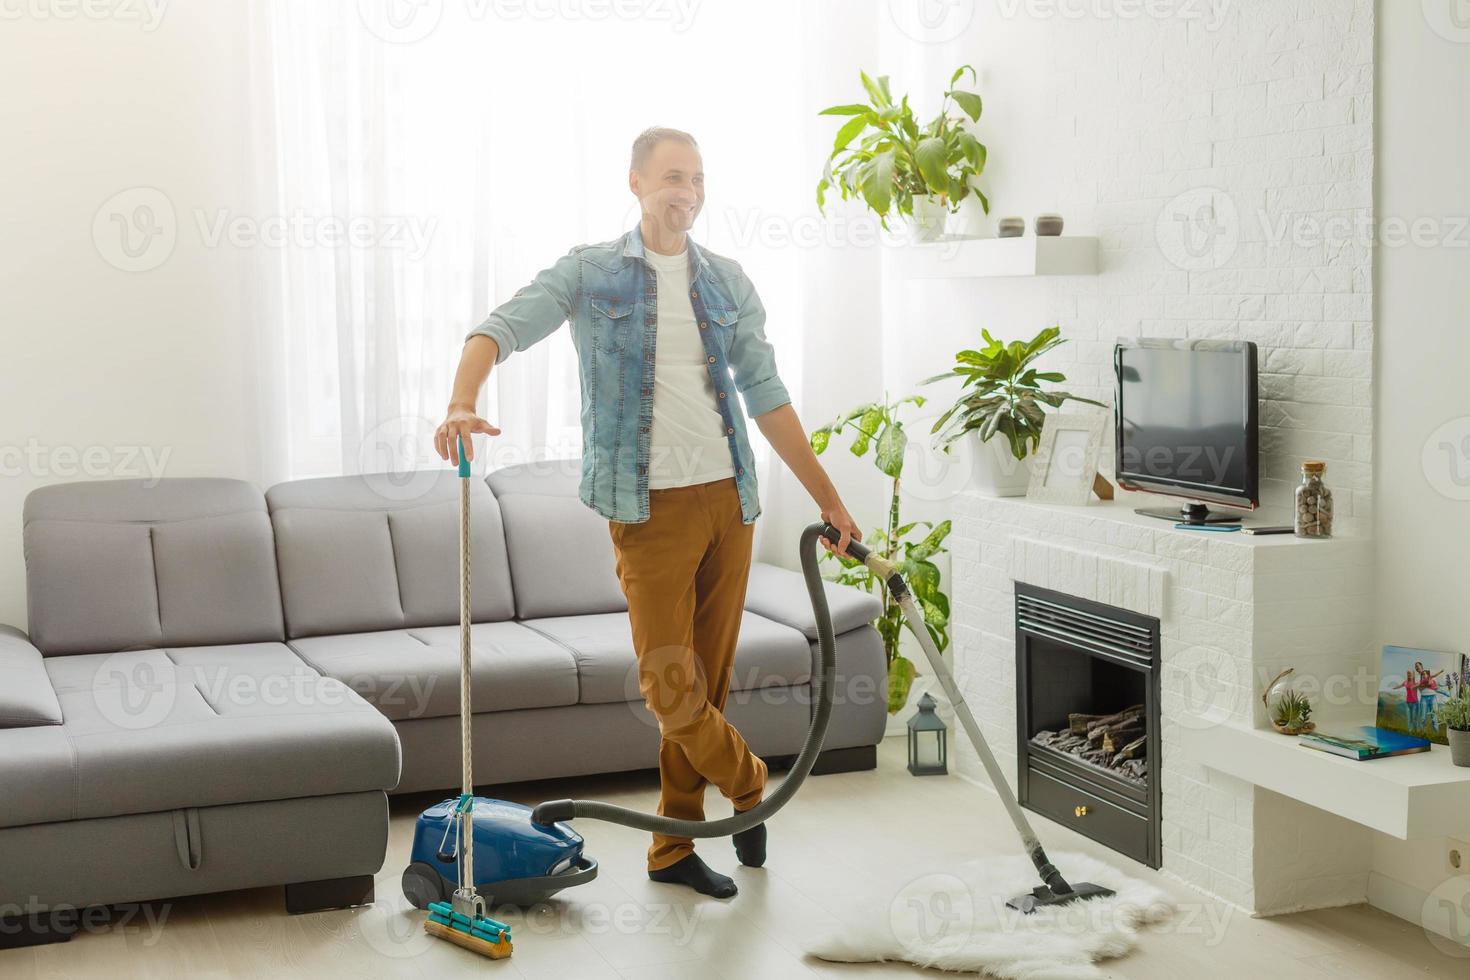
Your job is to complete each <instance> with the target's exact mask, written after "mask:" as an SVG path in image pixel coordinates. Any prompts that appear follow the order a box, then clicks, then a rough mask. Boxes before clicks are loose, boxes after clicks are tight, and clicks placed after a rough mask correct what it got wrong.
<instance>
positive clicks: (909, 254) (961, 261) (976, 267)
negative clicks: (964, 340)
mask: <svg viewBox="0 0 1470 980" xmlns="http://www.w3.org/2000/svg"><path fill="white" fill-rule="evenodd" d="M895 254H896V256H897V262H898V271H899V273H900V274H901V275H902V276H904V277H906V278H909V279H979V278H998V277H1003V276H1095V275H1097V269H1098V262H1097V239H1096V238H1091V237H1084V236H1079V235H1070V236H1069V235H1064V236H1060V237H1057V238H1040V237H1037V236H1035V235H1026V236H1024V237H1021V238H942V239H940V240H939V241H937V242H924V243H922V244H913V245H908V246H905V247H903V248H901V249H898V250H897V251H896V253H895Z"/></svg>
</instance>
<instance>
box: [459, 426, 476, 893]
mask: <svg viewBox="0 0 1470 980" xmlns="http://www.w3.org/2000/svg"><path fill="white" fill-rule="evenodd" d="M456 439H457V440H458V444H459V751H460V767H461V769H460V784H461V786H460V792H461V796H460V810H461V812H460V814H459V820H460V833H459V838H460V842H459V851H460V860H461V861H463V865H462V867H461V870H460V875H459V884H460V887H461V888H468V889H471V890H472V889H473V888H474V882H475V822H474V817H473V816H471V812H470V811H471V806H472V803H473V800H474V794H475V770H474V765H473V761H472V759H471V756H470V752H471V744H470V742H471V738H470V735H471V733H470V718H471V709H470V461H469V460H468V459H466V458H465V454H464V437H463V436H457V437H456ZM471 894H473V891H471Z"/></svg>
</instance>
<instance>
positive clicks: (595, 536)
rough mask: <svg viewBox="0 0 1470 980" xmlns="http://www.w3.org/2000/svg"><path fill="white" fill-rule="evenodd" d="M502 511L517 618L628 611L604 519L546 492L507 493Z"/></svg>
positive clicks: (570, 499) (573, 501)
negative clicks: (513, 582) (514, 585)
mask: <svg viewBox="0 0 1470 980" xmlns="http://www.w3.org/2000/svg"><path fill="white" fill-rule="evenodd" d="M500 509H501V512H502V513H504V514H505V539H506V543H507V545H509V547H510V568H511V574H512V576H514V578H515V583H516V614H517V615H518V616H519V617H520V618H521V619H532V618H535V617H538V616H576V615H581V614H584V613H611V612H626V611H627V609H628V600H627V598H626V597H624V595H623V589H622V586H621V585H620V584H619V583H618V573H617V561H616V559H615V558H614V556H613V546H612V535H611V534H609V533H608V522H607V518H605V517H603V516H602V515H600V514H598V513H597V512H596V511H595V510H592V509H591V508H589V507H588V506H587V505H586V504H584V503H582V501H580V500H579V499H577V498H576V497H557V496H551V495H549V494H531V493H510V494H506V495H505V496H503V497H501V498H500Z"/></svg>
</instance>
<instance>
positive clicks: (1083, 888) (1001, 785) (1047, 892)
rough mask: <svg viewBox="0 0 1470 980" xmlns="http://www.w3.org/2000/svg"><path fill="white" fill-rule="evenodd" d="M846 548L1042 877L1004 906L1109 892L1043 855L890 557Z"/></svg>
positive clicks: (1023, 908) (852, 545) (1028, 908)
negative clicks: (892, 614) (907, 632)
mask: <svg viewBox="0 0 1470 980" xmlns="http://www.w3.org/2000/svg"><path fill="white" fill-rule="evenodd" d="M827 538H828V539H829V540H831V541H832V542H833V543H834V544H835V543H837V540H838V538H837V534H836V532H835V531H833V532H832V533H830V534H827ZM847 553H848V554H849V555H851V556H852V557H853V558H856V559H857V560H858V561H860V562H862V563H863V564H864V565H867V566H868V568H869V569H871V570H872V571H873V573H874V574H876V575H878V576H879V577H880V578H881V579H882V580H883V584H884V585H886V586H887V587H888V593H889V595H891V596H893V599H894V601H895V602H897V603H898V607H899V609H900V610H902V611H903V615H904V618H905V619H906V620H908V624H909V628H910V629H911V630H912V631H913V634H914V636H916V637H918V640H919V646H921V647H923V648H924V655H925V656H926V657H927V658H928V660H929V667H930V669H931V670H933V671H934V676H936V677H938V678H939V684H940V686H941V687H942V688H944V695H945V697H947V698H948V699H949V703H950V705H951V706H952V707H953V708H954V713H955V717H956V718H958V719H959V720H960V725H961V727H963V728H964V729H965V734H966V735H968V736H969V738H970V743H971V744H972V745H974V746H975V753H976V754H977V755H979V756H980V762H981V763H982V764H983V765H984V766H985V772H986V774H987V775H988V776H989V777H990V784H991V786H992V787H993V788H994V789H995V792H996V795H998V796H999V797H1000V801H1001V803H1003V804H1004V805H1005V808H1006V813H1007V815H1009V816H1010V818H1011V823H1012V824H1014V825H1015V827H1016V833H1017V834H1019V835H1020V837H1021V844H1022V846H1023V847H1025V848H1026V854H1027V856H1028V857H1030V858H1031V863H1032V864H1034V865H1035V866H1036V872H1037V874H1039V875H1041V880H1042V881H1043V882H1045V884H1043V885H1041V886H1039V887H1037V888H1035V889H1033V890H1032V891H1031V893H1030V894H1027V895H1021V896H1018V897H1016V898H1013V899H1011V900H1010V901H1009V902H1007V903H1006V905H1008V906H1010V907H1011V908H1013V909H1016V910H1017V911H1020V912H1023V913H1030V912H1033V911H1035V910H1036V909H1037V908H1038V907H1040V906H1043V905H1065V904H1067V903H1068V902H1075V901H1080V900H1082V899H1084V898H1096V897H1100V896H1105V895H1111V894H1113V893H1112V892H1111V891H1110V890H1108V889H1106V888H1103V887H1102V886H1101V885H1094V884H1092V883H1091V882H1082V883H1081V884H1079V885H1077V886H1076V887H1073V886H1072V885H1071V884H1069V883H1068V882H1067V879H1066V878H1063V877H1062V873H1061V872H1060V871H1058V870H1057V869H1056V866H1055V865H1053V864H1052V863H1051V861H1050V860H1048V859H1047V856H1046V850H1045V849H1044V848H1043V847H1042V846H1041V841H1040V840H1039V839H1038V838H1037V836H1036V831H1034V830H1032V829H1031V822H1030V821H1029V820H1027V819H1026V814H1025V812H1024V811H1023V810H1022V809H1021V804H1020V803H1018V802H1017V801H1016V796H1015V794H1014V793H1012V792H1011V787H1010V783H1008V782H1007V781H1006V777H1005V773H1004V772H1002V771H1001V768H1000V763H998V762H996V760H995V754H994V753H993V752H991V751H990V745H989V744H988V743H987V742H986V741H985V736H984V735H983V734H981V732H980V723H979V722H977V721H976V720H975V715H974V714H973V713H972V712H971V711H970V706H969V705H968V704H967V703H966V702H965V696H964V694H963V693H962V692H961V691H960V686H959V684H957V683H956V682H955V679H954V672H953V671H951V670H950V669H949V664H948V663H946V662H945V660H944V655H943V654H941V653H940V652H939V648H938V647H937V646H936V645H935V644H934V640H933V638H932V637H931V636H930V635H929V627H928V626H927V625H925V623H924V614H923V613H922V612H921V611H920V610H919V607H918V605H917V604H916V603H915V602H914V597H913V594H912V593H911V592H910V591H909V587H908V583H907V582H905V581H904V579H903V576H902V575H900V574H899V573H898V571H897V569H895V568H894V566H893V563H892V562H890V561H888V560H887V559H885V558H883V557H882V556H880V555H875V554H873V552H872V549H870V548H868V547H867V546H866V545H864V544H862V543H860V542H858V541H852V542H849V543H848V546H847Z"/></svg>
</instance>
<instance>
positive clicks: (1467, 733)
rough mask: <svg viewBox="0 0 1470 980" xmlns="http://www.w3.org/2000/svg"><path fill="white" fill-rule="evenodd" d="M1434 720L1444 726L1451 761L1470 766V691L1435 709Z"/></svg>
mask: <svg viewBox="0 0 1470 980" xmlns="http://www.w3.org/2000/svg"><path fill="white" fill-rule="evenodd" d="M1434 720H1435V721H1436V722H1438V723H1439V724H1441V725H1443V726H1444V727H1445V729H1446V734H1447V735H1448V736H1449V741H1450V761H1451V762H1453V763H1454V764H1455V765H1457V766H1470V689H1464V688H1462V689H1461V690H1460V693H1459V694H1457V695H1455V696H1454V697H1452V698H1450V699H1449V700H1448V701H1446V702H1445V703H1444V704H1441V705H1440V706H1439V707H1437V708H1435V709H1434Z"/></svg>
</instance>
